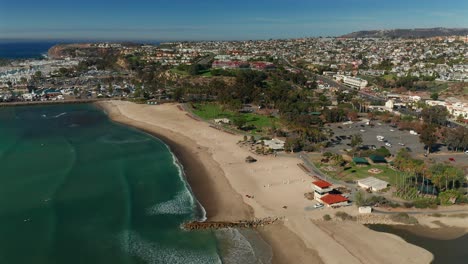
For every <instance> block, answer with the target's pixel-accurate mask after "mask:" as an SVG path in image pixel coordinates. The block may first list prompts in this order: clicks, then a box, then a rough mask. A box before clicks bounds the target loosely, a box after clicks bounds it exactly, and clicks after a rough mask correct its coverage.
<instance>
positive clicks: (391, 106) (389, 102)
mask: <svg viewBox="0 0 468 264" xmlns="http://www.w3.org/2000/svg"><path fill="white" fill-rule="evenodd" d="M394 106H395V103H394V102H393V100H391V99H390V100H388V101H387V102H386V103H385V107H386V108H389V109H393V107H394Z"/></svg>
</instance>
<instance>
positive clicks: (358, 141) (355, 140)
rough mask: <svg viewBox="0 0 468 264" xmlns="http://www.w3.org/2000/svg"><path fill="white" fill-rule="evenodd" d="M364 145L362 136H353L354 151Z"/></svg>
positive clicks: (352, 145)
mask: <svg viewBox="0 0 468 264" xmlns="http://www.w3.org/2000/svg"><path fill="white" fill-rule="evenodd" d="M361 144H362V135H361V134H354V135H352V136H351V144H350V145H351V147H352V148H353V149H354V151H356V150H357V148H358V147H359V146H361Z"/></svg>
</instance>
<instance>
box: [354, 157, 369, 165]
mask: <svg viewBox="0 0 468 264" xmlns="http://www.w3.org/2000/svg"><path fill="white" fill-rule="evenodd" d="M353 162H354V163H355V164H356V165H369V162H368V161H367V159H366V158H360V157H355V158H353Z"/></svg>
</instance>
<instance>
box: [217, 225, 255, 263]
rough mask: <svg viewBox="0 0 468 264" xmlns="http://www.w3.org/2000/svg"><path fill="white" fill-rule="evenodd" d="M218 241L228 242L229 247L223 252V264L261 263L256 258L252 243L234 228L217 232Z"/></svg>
mask: <svg viewBox="0 0 468 264" xmlns="http://www.w3.org/2000/svg"><path fill="white" fill-rule="evenodd" d="M215 235H216V237H217V238H218V240H222V241H228V242H227V243H228V247H227V248H226V250H225V251H224V252H223V264H237V263H242V264H254V263H261V262H259V260H257V257H256V256H255V251H254V249H253V247H252V245H251V244H250V242H249V241H248V240H247V239H246V238H245V237H244V236H243V235H242V234H241V233H240V232H239V231H238V230H237V229H233V228H228V229H222V230H218V231H216V232H215Z"/></svg>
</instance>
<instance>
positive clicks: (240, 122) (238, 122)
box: [232, 115, 247, 129]
mask: <svg viewBox="0 0 468 264" xmlns="http://www.w3.org/2000/svg"><path fill="white" fill-rule="evenodd" d="M232 123H233V124H234V125H235V126H236V127H237V128H238V129H242V128H243V127H244V126H245V124H246V123H247V119H246V118H245V116H244V115H238V116H236V117H234V118H233V119H232Z"/></svg>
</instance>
